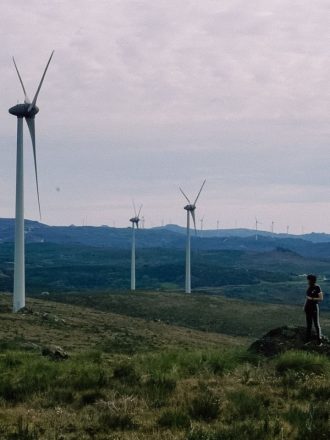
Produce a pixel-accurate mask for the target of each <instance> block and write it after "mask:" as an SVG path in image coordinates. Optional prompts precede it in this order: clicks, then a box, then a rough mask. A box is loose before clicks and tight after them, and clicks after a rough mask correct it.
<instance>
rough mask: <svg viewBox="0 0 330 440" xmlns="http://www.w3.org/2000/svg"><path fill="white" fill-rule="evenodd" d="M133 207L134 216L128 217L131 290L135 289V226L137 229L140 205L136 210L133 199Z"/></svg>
mask: <svg viewBox="0 0 330 440" xmlns="http://www.w3.org/2000/svg"><path fill="white" fill-rule="evenodd" d="M133 209H134V215H135V216H134V217H132V218H131V219H130V222H131V223H132V256H131V290H135V228H136V229H139V222H140V213H141V209H142V205H141V206H140V208H139V211H138V212H137V211H136V207H135V203H134V201H133Z"/></svg>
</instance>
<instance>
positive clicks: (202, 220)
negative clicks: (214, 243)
mask: <svg viewBox="0 0 330 440" xmlns="http://www.w3.org/2000/svg"><path fill="white" fill-rule="evenodd" d="M199 221H200V224H201V229H200V231H201V237H202V236H203V230H204V215H203V217H202V218H201V219H200V220H199Z"/></svg>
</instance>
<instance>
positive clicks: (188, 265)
mask: <svg viewBox="0 0 330 440" xmlns="http://www.w3.org/2000/svg"><path fill="white" fill-rule="evenodd" d="M205 182H206V180H204V182H203V183H202V186H201V187H200V190H199V192H198V194H197V197H196V199H195V201H194V203H191V201H190V200H189V199H188V197H187V196H186V194H185V193H184V192H183V190H182V189H181V188H180V191H181V193H182V194H183V196H184V198H185V199H186V200H187V202H188V205H186V206H185V207H184V209H185V210H186V211H187V242H186V286H185V291H186V293H191V263H190V254H191V246H190V216H191V218H192V220H193V222H194V228H195V232H196V218H195V209H196V203H197V200H198V198H199V196H200V194H201V192H202V189H203V187H204V185H205Z"/></svg>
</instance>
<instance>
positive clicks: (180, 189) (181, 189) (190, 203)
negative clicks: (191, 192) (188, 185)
mask: <svg viewBox="0 0 330 440" xmlns="http://www.w3.org/2000/svg"><path fill="white" fill-rule="evenodd" d="M179 189H180V191H181V192H182V194H183V197H184V198H185V199H186V200H187V201H188V203H189V205H191V202H190V200H189V199H188V197H187V196H186V195H185V193H184V192H183V190H182V189H181V188H179Z"/></svg>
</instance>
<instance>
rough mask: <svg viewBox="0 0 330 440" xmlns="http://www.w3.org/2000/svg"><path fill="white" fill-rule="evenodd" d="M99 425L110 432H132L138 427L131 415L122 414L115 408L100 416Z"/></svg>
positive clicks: (103, 412) (105, 411)
mask: <svg viewBox="0 0 330 440" xmlns="http://www.w3.org/2000/svg"><path fill="white" fill-rule="evenodd" d="M98 423H99V426H100V429H102V430H103V431H108V430H109V429H114V430H116V429H120V430H130V429H134V428H135V427H136V423H135V422H134V420H133V417H132V415H131V414H128V413H125V412H124V413H121V412H119V411H116V410H115V409H113V408H108V409H106V410H104V411H102V412H101V414H100V415H99V418H98Z"/></svg>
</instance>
